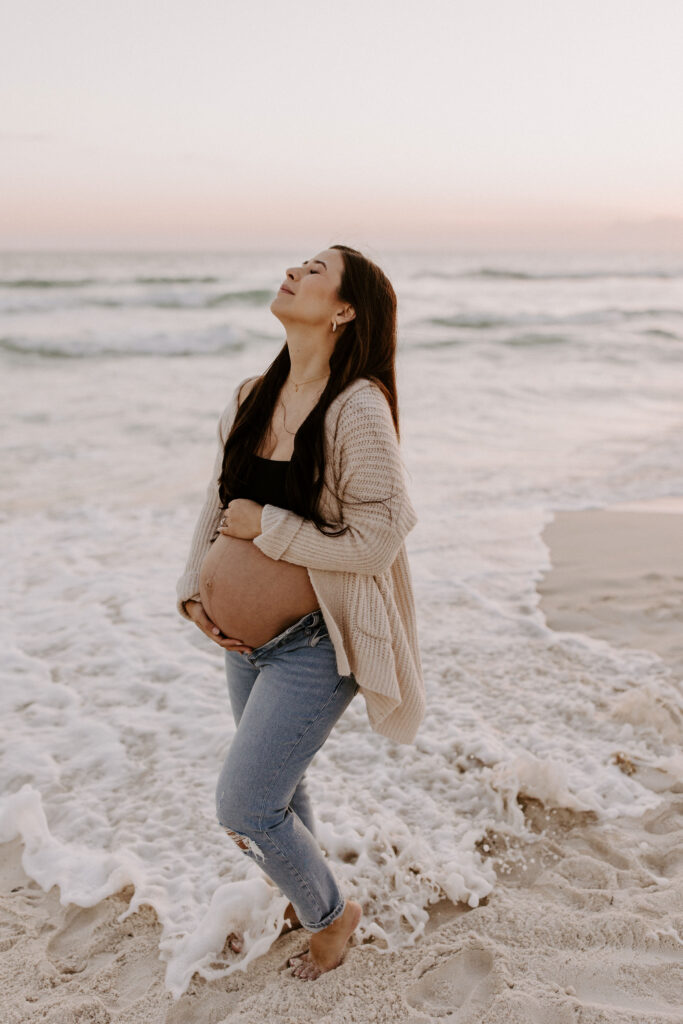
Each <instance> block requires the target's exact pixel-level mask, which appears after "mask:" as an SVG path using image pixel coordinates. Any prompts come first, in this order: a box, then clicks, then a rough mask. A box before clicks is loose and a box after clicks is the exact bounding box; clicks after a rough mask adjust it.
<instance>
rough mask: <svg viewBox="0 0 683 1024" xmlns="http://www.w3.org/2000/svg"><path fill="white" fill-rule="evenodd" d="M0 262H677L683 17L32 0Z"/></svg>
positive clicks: (25, 10) (578, 10)
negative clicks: (178, 251)
mask: <svg viewBox="0 0 683 1024" xmlns="http://www.w3.org/2000/svg"><path fill="white" fill-rule="evenodd" d="M1 24H2V28H1V31H2V40H3V44H4V45H3V47H2V51H3V57H2V61H0V81H1V82H2V95H3V103H2V115H1V117H0V147H1V153H0V247H2V248H5V249H7V248H26V249H30V248H41V247H45V248H59V247H63V248H87V247H91V248H153V247H165V248H168V247H170V248H183V247H185V248H202V247H206V248H230V247H233V246H243V247H247V248H251V247H254V248H256V247H259V246H267V245H272V246H279V245H282V244H290V243H291V242H292V241H294V240H296V241H297V242H301V243H302V244H313V245H316V244H318V245H319V244H320V240H321V239H322V244H323V245H324V244H326V243H327V242H332V241H339V240H345V239H349V240H351V242H352V244H359V245H361V246H362V245H364V244H376V243H382V244H389V245H395V246H401V245H406V246H411V245H417V246H421V245H425V246H426V245H431V244H435V245H446V244H452V243H456V244H457V243H458V242H461V243H463V244H479V243H481V244H483V245H487V244H498V243H500V242H501V241H504V242H509V243H510V244H526V243H529V244H535V243H537V242H540V243H545V242H548V243H549V244H557V245H573V244H577V245H581V244H583V243H585V244H592V245H600V244H603V243H604V244H608V243H611V242H616V243H617V244H621V243H623V242H625V243H627V244H630V241H629V240H631V241H632V240H634V239H638V238H647V239H650V240H652V241H653V242H654V243H657V242H658V241H660V242H661V243H662V244H665V245H666V244H672V240H673V244H676V240H677V239H678V240H679V242H680V243H681V248H682V249H683V186H682V184H681V183H682V182H683V117H682V116H681V96H682V95H683V61H682V60H681V50H680V41H681V39H682V38H683V3H681V2H680V0H649V2H645V0H469V2H463V0H419V2H413V0H407V2H401V0H344V2H341V0H337V2H335V3H332V2H330V0H317V2H308V0H298V2H296V0H295V2H291V3H281V2H280V3H275V2H274V0H250V2H240V3H236V2H234V0H195V2H193V3H190V2H189V0H184V2H183V0H164V2H163V3H160V2H155V3H152V2H150V0H116V2H115V3H114V2H110V3H107V2H104V3H93V2H92V0H58V2H55V0H21V3H16V4H12V5H9V6H8V7H7V8H6V10H5V12H4V14H3V17H2V23H1Z"/></svg>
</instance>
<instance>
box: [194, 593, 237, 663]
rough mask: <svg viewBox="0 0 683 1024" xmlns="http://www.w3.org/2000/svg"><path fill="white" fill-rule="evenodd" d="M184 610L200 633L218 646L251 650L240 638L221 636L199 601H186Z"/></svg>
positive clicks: (235, 649) (228, 648)
mask: <svg viewBox="0 0 683 1024" xmlns="http://www.w3.org/2000/svg"><path fill="white" fill-rule="evenodd" d="M185 611H186V612H187V614H188V615H189V616H190V618H191V619H192V621H193V622H194V624H195V625H196V626H199V628H200V629H201V631H202V633H205V634H206V636H208V638H209V640H213V642H214V643H215V644H218V646H219V647H224V648H225V650H226V651H246V652H247V653H249V652H251V651H253V649H254V648H253V647H250V646H249V645H248V644H244V643H242V641H241V640H234V639H231V638H230V637H226V636H223V634H222V633H221V631H220V629H219V628H218V626H217V625H216V623H215V622H212V621H211V619H210V618H209V616H208V615H207V614H206V612H205V611H204V605H203V604H202V603H201V601H186V602H185Z"/></svg>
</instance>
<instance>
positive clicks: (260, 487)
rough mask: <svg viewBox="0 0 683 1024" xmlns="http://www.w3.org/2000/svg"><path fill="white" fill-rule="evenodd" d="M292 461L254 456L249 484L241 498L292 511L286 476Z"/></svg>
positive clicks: (250, 465) (250, 463)
mask: <svg viewBox="0 0 683 1024" xmlns="http://www.w3.org/2000/svg"><path fill="white" fill-rule="evenodd" d="M290 462H291V459H286V460H285V459H266V458H264V457H263V456H262V455H253V454H252V456H251V459H250V461H249V472H248V474H247V483H246V485H245V486H244V487H243V488H242V493H241V494H239V495H238V497H240V498H250V499H251V500H252V501H256V502H258V504H259V505H277V507H278V508H286V509H289V510H290V511H291V509H290V507H289V504H288V503H287V499H286V497H285V476H286V475H287V467H288V466H289V463H290Z"/></svg>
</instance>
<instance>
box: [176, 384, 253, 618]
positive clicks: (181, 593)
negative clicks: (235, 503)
mask: <svg viewBox="0 0 683 1024" xmlns="http://www.w3.org/2000/svg"><path fill="white" fill-rule="evenodd" d="M253 379H255V378H252V377H245V379H244V380H242V381H240V383H239V384H238V385H237V387H236V388H235V390H234V391H233V393H232V397H231V399H230V401H229V402H228V404H227V406H226V407H225V409H224V410H223V412H222V413H221V415H220V417H219V419H218V426H217V428H216V434H217V441H218V447H217V451H216V457H215V459H214V464H213V473H212V474H211V479H210V481H209V485H208V487H207V488H206V497H205V499H204V505H203V506H202V509H201V511H200V513H199V518H198V519H197V522H196V524H195V528H194V532H193V534H192V541H191V542H190V553H189V555H188V558H187V563H186V565H185V569H184V570H183V574H182V576H181V577H180V579H179V580H178V582H177V583H176V595H177V602H176V607H177V609H178V611H179V612H180V614H181V615H182V616H183V618H185V619H190V616H189V615H188V614H187V610H186V608H185V601H190V600H192V599H194V600H197V601H199V570H200V568H201V564H202V562H203V561H204V556H205V555H206V552H207V551H208V550H209V548H210V546H211V539H212V537H213V536H214V534H215V532H216V527H217V526H218V520H219V519H220V514H221V509H222V505H221V500H220V497H219V494H218V477H219V475H220V472H221V467H222V465H223V451H224V448H225V442H226V440H227V438H228V434H229V433H230V430H231V428H232V424H233V422H234V420H235V416H236V414H237V408H238V404H237V403H238V400H239V397H240V392H241V389H242V386H243V385H244V384H245V383H246V382H247V381H248V380H253ZM246 394H247V390H246V389H245V395H246Z"/></svg>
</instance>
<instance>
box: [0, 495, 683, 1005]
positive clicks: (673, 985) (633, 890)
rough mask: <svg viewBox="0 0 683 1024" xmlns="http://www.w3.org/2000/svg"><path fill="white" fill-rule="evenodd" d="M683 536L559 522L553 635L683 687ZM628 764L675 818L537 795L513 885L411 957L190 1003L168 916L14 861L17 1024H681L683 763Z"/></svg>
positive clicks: (207, 995)
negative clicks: (452, 1017) (610, 651)
mask: <svg viewBox="0 0 683 1024" xmlns="http://www.w3.org/2000/svg"><path fill="white" fill-rule="evenodd" d="M682 528H683V518H682V517H681V516H680V514H679V513H678V510H676V514H675V515H671V512H670V511H669V512H662V511H661V508H660V509H659V510H658V511H649V510H643V508H642V504H641V506H640V507H638V508H637V509H635V510H634V509H633V508H631V507H629V508H619V509H615V508H613V507H611V508H604V509H588V510H583V511H571V512H570V511H562V512H558V513H556V515H555V517H554V519H553V521H552V523H550V524H549V525H548V526H546V528H545V530H544V532H543V537H544V541H545V542H546V543H547V544H548V545H549V549H550V555H551V568H550V569H549V571H548V572H547V573H546V574H545V576H544V578H543V579H542V580H541V581H539V584H538V591H539V595H540V608H541V610H542V611H543V614H544V615H545V616H546V618H547V620H548V623H549V625H550V626H551V628H552V629H553V630H561V631H565V630H566V631H569V632H580V633H582V634H586V635H591V636H593V637H595V638H597V639H600V640H606V641H607V642H609V643H612V644H625V645H626V646H633V645H634V644H635V647H636V648H644V647H646V646H648V649H650V650H656V652H657V653H658V654H659V655H660V657H662V659H666V660H667V662H668V664H669V665H670V667H671V669H672V671H673V672H674V673H678V672H679V670H680V665H681V652H680V650H679V646H678V641H677V639H676V637H675V636H671V635H669V633H668V632H667V631H671V630H672V629H673V630H674V632H675V627H677V624H678V623H679V621H680V619H679V616H680V614H681V613H680V608H681V606H682V605H681V603H680V602H679V603H678V604H677V605H676V604H675V603H674V605H671V604H670V603H669V599H670V597H671V595H672V594H674V595H675V596H676V599H677V600H678V598H679V597H680V596H681V594H680V590H681V588H683V565H682V564H681V563H682V562H683V545H678V540H679V538H680V537H681V536H683V534H681V530H682ZM674 541H675V546H674V548H673V549H672V548H671V545H672V543H673V542H674ZM674 555H675V557H672V556H674ZM653 582H654V583H656V584H657V585H658V586H659V585H661V584H664V590H663V591H661V594H662V595H665V596H666V608H667V609H668V612H667V617H666V618H665V621H664V623H663V624H662V617H661V616H660V617H659V618H657V616H656V615H654V614H653V609H654V608H656V604H657V594H658V593H660V592H659V591H658V590H657V588H656V587H655V588H654V589H653V587H652V584H653ZM607 598H609V600H607ZM606 607H608V608H609V609H610V610H609V613H607V612H606V611H605V610H604V609H605V608H606ZM578 627H581V628H580V629H579V628H578ZM630 696H631V704H630V705H629V702H628V700H627V701H626V702H622V703H623V715H624V721H625V722H626V723H628V722H629V721H631V722H632V723H633V722H637V721H640V720H642V714H643V709H644V707H645V705H642V706H641V705H639V704H638V694H637V693H634V694H632V695H630ZM679 712H680V709H677V708H675V707H667V706H665V704H663V703H660V705H659V706H658V707H657V708H656V709H655V711H653V709H652V707H650V709H649V713H650V716H651V726H652V728H655V729H659V731H660V732H661V734H662V736H663V737H664V738H665V739H667V740H668V741H670V742H672V743H673V742H675V740H676V738H677V737H679V736H680V723H681V718H680V716H679ZM613 756H614V761H615V763H616V764H617V765H618V766H619V768H620V770H621V771H622V772H623V773H624V775H626V776H629V777H633V776H635V777H637V778H638V779H639V781H640V782H641V783H642V785H643V786H645V787H646V788H649V789H650V790H652V792H653V794H657V796H658V798H659V803H658V804H657V806H656V807H653V808H651V809H649V810H648V811H646V812H645V813H644V814H642V815H640V816H635V817H624V816H621V817H618V818H615V819H614V820H613V821H610V822H599V821H597V820H596V815H595V814H593V813H592V812H590V811H586V812H582V811H577V810H570V809H567V808H558V807H554V808H553V807H548V806H544V804H543V802H542V801H540V800H538V799H535V798H533V797H529V796H525V795H524V794H523V793H522V792H521V791H520V793H519V794H518V795H517V805H518V806H519V808H520V810H521V812H522V813H523V814H524V816H525V819H526V821H527V823H528V825H529V828H530V829H531V831H532V832H534V833H535V835H536V838H535V840H534V841H526V842H520V841H519V839H518V838H516V837H515V836H514V835H513V834H512V833H511V832H507V831H506V829H505V828H504V827H501V828H499V829H496V830H492V831H491V833H490V834H487V835H486V836H484V837H483V839H482V840H481V841H480V843H479V844H478V849H479V851H480V853H481V854H482V856H485V857H487V858H489V859H490V860H491V863H492V864H493V866H494V868H495V872H496V878H497V881H496V884H495V886H494V889H493V891H492V892H491V893H490V894H489V896H487V897H485V898H484V899H483V900H482V901H480V903H479V906H478V907H476V908H472V907H469V906H467V905H466V904H454V903H452V902H451V901H450V900H448V899H442V900H440V901H439V902H438V903H436V904H434V905H433V906H432V907H431V908H429V920H428V922H427V924H426V926H425V928H424V933H423V935H422V936H421V937H420V938H419V939H418V940H417V941H416V942H415V944H414V946H413V947H412V948H407V949H404V950H401V951H400V952H397V953H384V954H383V953H382V952H380V951H379V950H378V949H373V948H372V943H356V944H354V945H352V946H351V948H350V949H349V951H348V953H347V955H346V958H345V961H344V963H343V964H342V966H341V967H339V968H338V969H337V970H335V971H332V972H329V973H328V974H327V975H323V976H322V977H321V978H320V979H318V980H317V981H316V982H311V983H307V982H302V981H300V980H299V979H294V978H292V977H291V976H289V974H288V973H287V972H285V971H283V970H282V968H283V965H284V964H285V961H286V959H287V957H289V956H291V955H292V954H294V953H296V952H297V951H298V950H299V949H300V948H302V947H303V945H304V943H303V941H302V933H297V932H294V933H289V934H283V935H282V936H281V937H280V938H279V939H277V940H276V941H275V943H274V944H273V945H272V946H271V948H270V949H269V950H268V951H267V953H266V954H265V955H263V956H261V957H259V958H257V959H256V960H254V961H252V962H251V963H250V964H249V965H248V967H247V969H246V971H244V972H242V971H236V972H234V973H232V974H231V975H229V976H228V977H223V978H218V979H216V980H213V981H212V980H205V979H204V978H201V977H200V976H199V975H197V974H195V975H194V977H193V979H192V980H191V982H190V985H189V987H188V988H187V991H186V992H185V993H184V994H183V995H182V996H181V997H180V999H178V1000H174V999H173V997H172V995H171V993H170V992H169V991H168V989H167V988H166V986H165V983H164V974H165V964H164V963H163V962H162V961H161V960H160V959H159V941H160V935H161V925H160V923H159V921H158V918H157V915H156V914H155V912H154V910H153V909H152V908H151V907H149V906H146V905H143V906H142V907H140V908H139V909H138V910H137V911H136V912H135V913H133V914H131V915H130V916H129V917H127V918H126V919H125V920H124V921H119V917H120V916H121V915H122V914H123V913H124V912H125V911H126V908H127V907H128V905H129V902H130V898H131V896H132V893H133V890H132V887H130V886H129V887H127V888H126V889H124V890H122V891H121V892H120V893H117V894H115V895H112V896H109V897H107V898H106V899H104V900H102V901H101V902H100V903H99V904H97V905H96V906H94V907H90V908H82V907H78V906H76V905H74V904H68V905H66V906H63V905H62V904H61V903H60V900H59V895H60V894H59V889H58V888H57V887H56V886H54V887H53V888H52V889H51V890H50V892H48V893H45V892H43V891H42V890H41V889H40V888H39V887H38V886H37V885H36V883H35V882H32V881H31V880H30V878H29V877H28V876H27V875H26V874H25V872H24V871H23V869H22V867H21V854H22V849H23V847H22V844H21V843H20V841H19V840H14V841H13V842H10V843H5V844H4V845H3V848H2V865H3V866H2V872H1V873H0V884H1V886H2V894H3V907H4V911H3V924H2V932H1V933H0V934H1V938H2V943H3V949H4V950H5V954H4V968H3V972H2V973H3V977H2V982H3V992H4V998H3V1003H4V1020H5V1021H6V1022H7V1024H29V1022H31V1024H32V1022H37V1021H44V1022H48V1024H70V1022H74V1024H76V1022H82V1021H85V1020H87V1021H93V1022H96V1024H100V1022H103V1024H114V1022H116V1024H123V1022H126V1024H143V1022H144V1024H157V1022H159V1024H193V1022H195V1021H196V1022H197V1024H199V1022H200V1021H201V1022H213V1024H218V1022H223V1021H225V1022H228V1021H232V1020H234V1021H239V1024H262V1022H263V1021H264V1020H268V1021H269V1022H277V1024H308V1022H313V1021H317V1020H322V1019H324V1020H326V1021H329V1022H339V1024H342V1022H346V1021H358V1022H361V1021H362V1022H363V1024H364V1022H365V1021H373V1022H380V1024H383V1022H386V1024H389V1022H391V1024H418V1022H424V1021H430V1020H431V1021H435V1020H439V1019H442V1018H443V1017H445V1016H446V1015H449V1014H453V1013H457V1017H456V1019H457V1020H458V1021H459V1022H470V1021H471V1022H473V1024H474V1022H475V1021H482V1020H484V1019H485V1020H486V1022H487V1024H515V1022H518V1024H529V1022H530V1021H534V1022H548V1024H550V1022H553V1024H555V1022H560V1024H569V1022H570V1021H573V1020H575V1019H576V1013H577V1012H580V1013H581V1020H582V1021H584V1022H588V1021H595V1022H596V1024H598V1022H605V1021H607V1022H614V1024H617V1022H618V1024H623V1022H626V1021H629V1022H633V1024H636V1022H637V1024H641V1022H643V1021H647V1022H652V1024H657V1022H662V1024H664V1022H672V1021H674V1020H675V1019H676V1018H675V1014H676V1012H677V1011H676V999H677V993H678V994H679V995H680V991H681V982H682V978H683V935H682V934H681V932H682V930H683V864H682V863H681V853H680V848H679V844H678V841H677V840H678V836H679V835H680V830H681V827H683V772H682V771H681V768H682V767H683V765H682V764H681V760H680V758H679V759H678V760H677V759H676V757H675V756H673V757H671V758H669V759H668V761H667V760H666V759H662V760H661V762H660V763H659V764H658V765H653V764H648V763H646V762H645V761H642V760H639V759H638V757H637V756H634V755H633V754H632V753H630V752H629V750H628V744H625V746H624V749H623V750H620V749H615V750H614V755H613ZM217 952H219V951H217ZM222 955H224V956H225V955H226V950H225V949H224V950H223V951H222ZM228 955H229V954H228Z"/></svg>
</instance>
